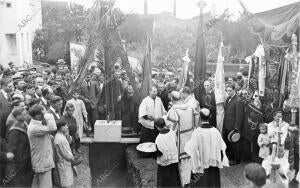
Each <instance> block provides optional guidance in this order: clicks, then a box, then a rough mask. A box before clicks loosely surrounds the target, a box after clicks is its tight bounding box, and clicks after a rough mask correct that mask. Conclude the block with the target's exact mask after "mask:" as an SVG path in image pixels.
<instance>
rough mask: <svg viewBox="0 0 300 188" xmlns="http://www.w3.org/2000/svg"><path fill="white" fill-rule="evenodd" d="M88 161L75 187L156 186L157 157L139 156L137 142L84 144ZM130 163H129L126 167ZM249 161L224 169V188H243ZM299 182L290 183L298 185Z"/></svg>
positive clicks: (222, 171) (81, 170)
mask: <svg viewBox="0 0 300 188" xmlns="http://www.w3.org/2000/svg"><path fill="white" fill-rule="evenodd" d="M82 149H83V152H85V154H84V156H85V162H84V163H83V164H81V165H80V166H79V167H80V168H79V174H80V175H79V177H77V178H76V181H75V185H76V186H75V187H88V188H89V187H91V186H92V187H130V186H131V187H132V185H136V186H138V187H153V186H156V170H157V164H156V160H155V159H152V158H140V157H139V156H138V154H137V151H136V149H135V145H131V146H129V147H126V145H125V144H120V143H114V144H112V143H110V144H109V143H93V144H88V146H83V147H82ZM126 163H127V166H126ZM245 165H246V163H243V164H239V165H235V166H231V167H229V168H223V169H221V185H222V188H223V187H224V188H244V187H247V186H248V185H249V184H247V181H246V180H245V178H244V172H243V170H244V166H245ZM296 187H298V184H297V185H293V186H290V188H296Z"/></svg>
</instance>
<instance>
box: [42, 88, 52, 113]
mask: <svg viewBox="0 0 300 188" xmlns="http://www.w3.org/2000/svg"><path fill="white" fill-rule="evenodd" d="M52 96H53V90H52V89H51V88H50V87H47V86H46V87H43V88H42V97H41V105H43V106H44V108H45V109H46V110H47V111H48V110H49V108H50V99H51V98H52Z"/></svg>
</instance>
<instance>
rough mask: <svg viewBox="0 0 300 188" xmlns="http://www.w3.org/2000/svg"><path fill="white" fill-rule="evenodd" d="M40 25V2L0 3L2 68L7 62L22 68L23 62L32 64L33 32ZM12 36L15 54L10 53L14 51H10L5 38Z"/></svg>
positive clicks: (15, 0)
mask: <svg viewBox="0 0 300 188" xmlns="http://www.w3.org/2000/svg"><path fill="white" fill-rule="evenodd" d="M7 3H10V4H11V7H7ZM41 25H42V13H41V0H2V1H0V28H1V29H0V64H2V65H4V66H7V64H8V63H9V62H14V63H15V65H16V66H22V65H23V64H24V62H27V63H29V64H32V41H33V38H34V32H35V30H36V29H38V28H41ZM7 34H8V35H7ZM14 34H15V38H16V45H15V47H16V53H11V52H12V51H14V50H13V49H11V47H12V46H13V45H11V43H12V42H11V41H9V40H8V37H7V36H11V35H14ZM9 38H11V37H9Z"/></svg>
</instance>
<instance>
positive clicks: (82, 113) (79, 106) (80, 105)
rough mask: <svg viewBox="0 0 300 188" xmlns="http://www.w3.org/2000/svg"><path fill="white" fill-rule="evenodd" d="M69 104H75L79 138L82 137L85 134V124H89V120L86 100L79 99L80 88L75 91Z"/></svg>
mask: <svg viewBox="0 0 300 188" xmlns="http://www.w3.org/2000/svg"><path fill="white" fill-rule="evenodd" d="M68 104H73V106H74V114H73V116H74V117H75V119H76V123H77V131H78V135H79V138H80V139H81V138H82V136H83V126H84V124H87V122H88V121H87V111H86V108H85V105H84V102H83V101H82V100H81V99H79V91H78V90H75V91H74V93H73V98H72V99H71V100H69V101H68V102H67V104H66V106H67V105H68Z"/></svg>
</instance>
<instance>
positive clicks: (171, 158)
mask: <svg viewBox="0 0 300 188" xmlns="http://www.w3.org/2000/svg"><path fill="white" fill-rule="evenodd" d="M154 125H155V127H156V128H157V129H158V131H159V134H158V136H157V137H156V140H155V144H156V147H157V166H158V168H157V187H162V186H168V187H177V186H180V178H179V171H178V150H177V146H176V133H175V132H174V131H173V130H170V129H168V128H167V127H166V124H165V120H164V119H163V118H158V119H155V120H154Z"/></svg>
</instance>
